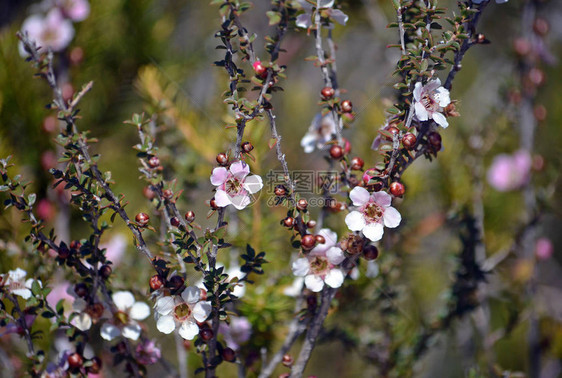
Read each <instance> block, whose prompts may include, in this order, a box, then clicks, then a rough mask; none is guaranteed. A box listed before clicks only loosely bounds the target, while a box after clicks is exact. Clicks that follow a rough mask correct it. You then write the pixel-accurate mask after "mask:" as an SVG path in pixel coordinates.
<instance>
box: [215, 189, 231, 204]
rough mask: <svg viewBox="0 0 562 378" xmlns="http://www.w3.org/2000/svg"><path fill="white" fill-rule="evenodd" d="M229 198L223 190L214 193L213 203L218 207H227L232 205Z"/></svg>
mask: <svg viewBox="0 0 562 378" xmlns="http://www.w3.org/2000/svg"><path fill="white" fill-rule="evenodd" d="M230 199H231V197H230V196H229V195H228V194H226V192H225V191H224V190H217V192H216V193H215V203H216V204H217V206H218V207H227V206H228V205H230V204H232V201H231V200H230Z"/></svg>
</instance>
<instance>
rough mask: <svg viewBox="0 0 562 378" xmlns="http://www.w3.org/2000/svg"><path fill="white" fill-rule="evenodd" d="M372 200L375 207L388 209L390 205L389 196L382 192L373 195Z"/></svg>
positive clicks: (390, 198)
mask: <svg viewBox="0 0 562 378" xmlns="http://www.w3.org/2000/svg"><path fill="white" fill-rule="evenodd" d="M373 199H374V200H375V203H376V204H377V205H379V206H382V207H388V206H390V204H391V203H392V197H391V196H390V194H388V193H387V192H383V191H380V192H375V193H373Z"/></svg>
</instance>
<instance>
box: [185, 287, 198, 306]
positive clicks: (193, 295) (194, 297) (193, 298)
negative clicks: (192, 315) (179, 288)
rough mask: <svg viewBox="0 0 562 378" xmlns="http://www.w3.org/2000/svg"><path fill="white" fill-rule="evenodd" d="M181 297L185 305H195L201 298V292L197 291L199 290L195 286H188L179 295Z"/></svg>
mask: <svg viewBox="0 0 562 378" xmlns="http://www.w3.org/2000/svg"><path fill="white" fill-rule="evenodd" d="M181 297H182V298H183V300H184V301H186V302H187V303H190V304H193V303H197V302H199V298H200V297H201V290H199V288H198V287H195V286H188V287H186V288H185V290H184V291H183V292H182V293H181Z"/></svg>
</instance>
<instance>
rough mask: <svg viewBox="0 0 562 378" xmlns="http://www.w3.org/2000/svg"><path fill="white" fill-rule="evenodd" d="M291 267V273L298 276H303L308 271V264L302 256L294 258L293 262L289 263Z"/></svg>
mask: <svg viewBox="0 0 562 378" xmlns="http://www.w3.org/2000/svg"><path fill="white" fill-rule="evenodd" d="M291 269H292V270H293V274H294V275H295V276H298V277H304V276H306V275H307V274H308V272H309V271H310V264H309V262H308V259H307V258H305V257H303V258H300V259H296V260H295V261H294V262H293V264H292V265H291Z"/></svg>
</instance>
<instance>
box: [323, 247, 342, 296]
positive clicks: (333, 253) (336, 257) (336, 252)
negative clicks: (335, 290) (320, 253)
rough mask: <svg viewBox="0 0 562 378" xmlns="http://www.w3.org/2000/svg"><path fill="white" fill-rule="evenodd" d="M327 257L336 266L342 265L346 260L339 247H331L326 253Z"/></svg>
mask: <svg viewBox="0 0 562 378" xmlns="http://www.w3.org/2000/svg"><path fill="white" fill-rule="evenodd" d="M326 257H327V258H328V261H329V262H330V263H331V264H334V265H338V264H340V263H341V262H342V261H343V260H344V259H345V255H344V254H343V251H342V250H341V248H338V247H331V248H330V249H328V250H327V251H326ZM332 287H333V286H332Z"/></svg>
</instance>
